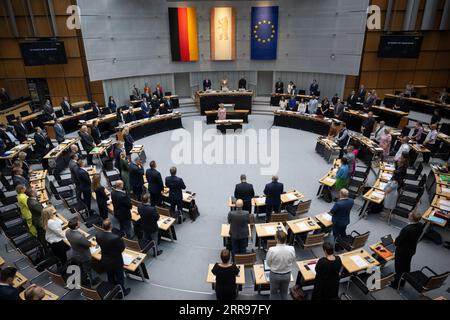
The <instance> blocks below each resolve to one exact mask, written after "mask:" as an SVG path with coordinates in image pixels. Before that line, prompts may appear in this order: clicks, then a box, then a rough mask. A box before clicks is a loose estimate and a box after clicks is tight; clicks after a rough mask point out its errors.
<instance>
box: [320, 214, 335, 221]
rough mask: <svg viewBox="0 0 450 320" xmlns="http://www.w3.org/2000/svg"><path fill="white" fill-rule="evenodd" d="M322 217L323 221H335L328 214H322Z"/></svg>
mask: <svg viewBox="0 0 450 320" xmlns="http://www.w3.org/2000/svg"><path fill="white" fill-rule="evenodd" d="M321 217H322V219H324V220H326V221H331V220H332V219H333V217H332V216H331V215H330V214H328V213H324V214H322V215H321Z"/></svg>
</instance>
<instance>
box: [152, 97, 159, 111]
mask: <svg viewBox="0 0 450 320" xmlns="http://www.w3.org/2000/svg"><path fill="white" fill-rule="evenodd" d="M150 107H151V111H150V114H151V115H155V114H156V112H157V111H158V108H159V101H158V97H157V96H155V95H153V96H152V100H151V101H150Z"/></svg>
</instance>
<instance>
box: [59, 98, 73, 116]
mask: <svg viewBox="0 0 450 320" xmlns="http://www.w3.org/2000/svg"><path fill="white" fill-rule="evenodd" d="M61 109H62V111H63V114H64V115H65V116H69V115H72V114H73V111H72V105H71V104H70V102H69V98H68V97H63V100H62V102H61Z"/></svg>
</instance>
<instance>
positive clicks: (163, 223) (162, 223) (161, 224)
mask: <svg viewBox="0 0 450 320" xmlns="http://www.w3.org/2000/svg"><path fill="white" fill-rule="evenodd" d="M108 210H109V211H110V212H111V213H113V212H114V207H113V204H112V201H111V200H110V201H108ZM131 220H132V221H133V222H139V221H140V220H141V216H140V215H139V213H138V208H137V207H136V206H133V207H132V208H131ZM175 223H176V219H175V218H172V217H166V216H160V217H159V220H158V228H159V230H160V231H162V232H163V233H167V235H168V236H169V238H170V240H171V241H172V242H173V241H174V240H175V238H176V237H175V230H174V225H175Z"/></svg>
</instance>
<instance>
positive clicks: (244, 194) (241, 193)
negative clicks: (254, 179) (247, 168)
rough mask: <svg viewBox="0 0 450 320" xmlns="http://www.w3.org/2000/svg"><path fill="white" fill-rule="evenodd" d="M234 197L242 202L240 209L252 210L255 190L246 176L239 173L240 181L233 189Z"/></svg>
mask: <svg viewBox="0 0 450 320" xmlns="http://www.w3.org/2000/svg"><path fill="white" fill-rule="evenodd" d="M234 197H235V198H236V200H238V199H241V200H242V201H243V202H244V205H243V207H242V209H243V210H244V211H248V212H249V213H251V212H252V199H253V198H254V197H255V190H254V189H253V185H252V184H250V183H247V176H246V175H245V174H243V175H241V183H239V184H237V185H236V187H235V189H234Z"/></svg>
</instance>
